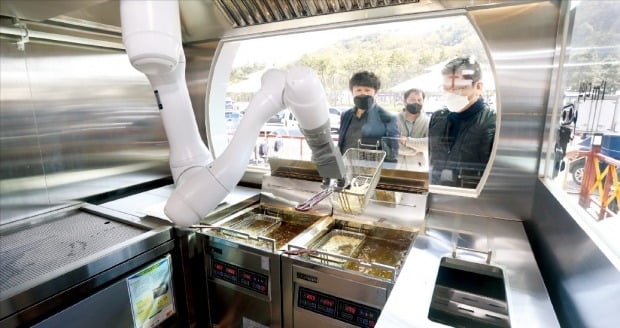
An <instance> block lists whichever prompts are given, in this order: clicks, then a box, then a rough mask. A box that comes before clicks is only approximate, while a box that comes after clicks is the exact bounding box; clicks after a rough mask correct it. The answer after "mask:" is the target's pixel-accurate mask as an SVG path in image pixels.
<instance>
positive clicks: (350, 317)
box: [297, 287, 381, 328]
mask: <svg viewBox="0 0 620 328" xmlns="http://www.w3.org/2000/svg"><path fill="white" fill-rule="evenodd" d="M297 306H299V307H300V308H302V309H306V310H309V311H312V312H315V313H318V314H321V315H324V316H327V317H330V318H333V319H336V320H340V321H343V322H346V323H349V324H352V325H355V326H358V327H363V328H367V327H374V326H375V324H376V322H377V319H378V318H379V315H380V314H381V310H379V309H375V308H372V307H369V306H366V305H362V304H359V303H355V302H352V301H348V300H344V299H341V298H339V297H335V296H331V295H327V294H323V293H320V292H317V291H315V290H311V289H308V288H305V287H299V292H298V295H297Z"/></svg>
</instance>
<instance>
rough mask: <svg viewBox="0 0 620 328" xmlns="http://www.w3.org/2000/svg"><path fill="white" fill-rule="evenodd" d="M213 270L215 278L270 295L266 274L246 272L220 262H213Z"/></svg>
mask: <svg viewBox="0 0 620 328" xmlns="http://www.w3.org/2000/svg"><path fill="white" fill-rule="evenodd" d="M211 269H212V272H213V276H214V277H215V278H219V279H222V280H224V281H228V282H230V283H233V284H235V285H237V286H241V287H244V288H247V289H250V290H252V291H255V292H257V293H261V294H263V295H267V293H268V290H269V288H268V287H269V277H267V276H266V275H264V274H260V273H257V272H253V271H250V270H246V269H243V268H240V267H238V266H236V265H233V264H230V263H225V262H222V261H218V260H211Z"/></svg>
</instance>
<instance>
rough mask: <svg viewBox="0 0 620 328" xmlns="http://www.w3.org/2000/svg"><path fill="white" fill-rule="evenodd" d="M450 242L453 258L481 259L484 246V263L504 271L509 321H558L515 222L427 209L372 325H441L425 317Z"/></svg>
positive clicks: (518, 324)
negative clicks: (423, 223) (421, 229)
mask: <svg viewBox="0 0 620 328" xmlns="http://www.w3.org/2000/svg"><path fill="white" fill-rule="evenodd" d="M454 245H456V247H458V248H457V249H456V257H457V258H460V259H464V260H470V261H472V262H485V260H486V256H487V255H488V252H489V251H490V261H489V264H490V265H492V266H496V267H499V268H501V269H502V270H503V272H504V280H505V284H506V299H507V303H508V309H509V314H510V325H511V327H528V328H530V327H544V328H549V327H559V323H558V320H557V318H556V315H555V312H554V310H553V307H552V305H551V301H550V299H549V295H548V293H547V290H546V289H545V285H544V282H543V280H542V276H541V274H540V272H539V270H538V266H537V264H536V261H535V259H534V254H533V253H532V250H531V248H530V244H529V242H528V239H527V236H526V234H525V231H524V229H523V225H522V223H521V222H519V221H508V220H501V219H490V218H483V217H476V216H467V215H459V214H452V213H445V212H437V211H431V212H430V213H429V214H428V216H427V222H426V231H425V233H424V234H420V235H418V237H417V238H416V240H415V242H414V245H413V247H412V249H411V252H410V253H409V255H408V258H407V260H406V262H405V265H404V267H403V269H402V271H401V273H400V275H399V277H398V280H397V281H396V284H395V286H394V289H393V290H392V293H391V294H390V297H389V299H388V301H387V303H386V305H385V307H384V308H383V310H382V312H381V316H380V317H379V321H378V322H377V327H378V328H383V327H385V328H388V327H389V328H393V327H446V326H445V325H443V324H439V323H436V322H433V321H431V320H429V319H428V313H429V308H430V305H431V299H432V295H433V290H434V287H435V281H436V278H437V273H438V269H439V265H440V261H441V259H442V258H444V257H452V256H453V251H454V249H455V247H454ZM465 248H467V249H473V250H477V251H479V252H476V251H470V250H464V249H465Z"/></svg>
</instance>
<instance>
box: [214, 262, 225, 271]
mask: <svg viewBox="0 0 620 328" xmlns="http://www.w3.org/2000/svg"><path fill="white" fill-rule="evenodd" d="M223 268H224V266H223V265H221V264H216V265H215V270H218V271H221V270H222V269H223Z"/></svg>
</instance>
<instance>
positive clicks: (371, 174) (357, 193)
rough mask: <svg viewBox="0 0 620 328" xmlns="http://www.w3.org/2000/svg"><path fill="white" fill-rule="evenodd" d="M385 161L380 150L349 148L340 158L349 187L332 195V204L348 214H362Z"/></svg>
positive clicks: (383, 153)
mask: <svg viewBox="0 0 620 328" xmlns="http://www.w3.org/2000/svg"><path fill="white" fill-rule="evenodd" d="M384 159H385V152H384V151H382V150H368V149H359V148H349V149H347V151H346V152H345V153H344V156H342V160H343V162H344V165H345V168H346V171H347V175H348V177H347V178H349V181H351V185H350V187H348V188H347V189H344V190H342V191H336V192H334V193H333V194H332V203H333V204H334V206H336V207H337V208H339V209H340V210H341V211H343V212H345V213H349V214H361V213H363V212H364V209H365V208H366V205H367V204H368V200H369V199H370V197H371V196H372V194H373V193H374V191H375V188H376V187H377V183H378V182H379V178H380V176H381V167H382V166H383V160H384Z"/></svg>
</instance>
